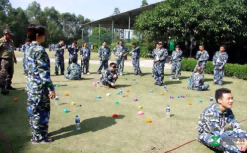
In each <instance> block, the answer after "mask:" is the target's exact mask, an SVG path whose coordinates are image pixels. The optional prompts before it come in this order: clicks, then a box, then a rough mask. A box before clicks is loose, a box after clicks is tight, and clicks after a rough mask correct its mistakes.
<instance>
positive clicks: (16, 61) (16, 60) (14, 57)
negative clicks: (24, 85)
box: [13, 51, 17, 64]
mask: <svg viewBox="0 0 247 153" xmlns="http://www.w3.org/2000/svg"><path fill="white" fill-rule="evenodd" d="M13 59H14V62H15V64H17V60H16V57H15V51H13Z"/></svg>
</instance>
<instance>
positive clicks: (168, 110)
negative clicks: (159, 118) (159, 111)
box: [166, 105, 171, 118]
mask: <svg viewBox="0 0 247 153" xmlns="http://www.w3.org/2000/svg"><path fill="white" fill-rule="evenodd" d="M170 112H171V109H170V106H169V105H167V107H166V117H167V118H170V117H171V114H170Z"/></svg>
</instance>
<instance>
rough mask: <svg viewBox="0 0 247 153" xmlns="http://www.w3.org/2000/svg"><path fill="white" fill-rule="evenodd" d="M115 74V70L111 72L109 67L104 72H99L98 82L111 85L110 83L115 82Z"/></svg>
mask: <svg viewBox="0 0 247 153" xmlns="http://www.w3.org/2000/svg"><path fill="white" fill-rule="evenodd" d="M115 74H116V75H117V71H113V72H112V71H111V70H110V69H107V70H105V72H104V73H102V74H101V77H100V82H101V83H102V84H103V85H105V86H111V83H115V82H116V81H117V79H118V77H117V78H113V76H114V75H115Z"/></svg>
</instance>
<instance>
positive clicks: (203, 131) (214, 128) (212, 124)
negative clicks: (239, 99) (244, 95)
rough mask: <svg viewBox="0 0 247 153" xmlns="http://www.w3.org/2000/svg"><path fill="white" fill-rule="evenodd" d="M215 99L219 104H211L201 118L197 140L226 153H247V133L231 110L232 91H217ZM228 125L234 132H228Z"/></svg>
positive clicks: (223, 89) (222, 89)
mask: <svg viewBox="0 0 247 153" xmlns="http://www.w3.org/2000/svg"><path fill="white" fill-rule="evenodd" d="M215 99H216V102H217V103H213V104H211V105H210V106H209V107H208V108H206V109H205V110H204V111H203V112H202V114H201V115H200V117H199V119H200V120H199V122H198V127H197V130H198V139H197V140H198V141H199V142H201V143H202V144H204V145H206V146H208V147H210V148H213V149H216V150H217V151H221V152H224V153H225V152H226V153H244V152H246V151H247V149H246V148H247V133H246V131H244V130H243V129H242V128H241V125H240V124H239V123H238V121H237V120H236V118H235V115H234V114H233V112H232V110H231V108H232V106H233V96H232V94H231V90H229V89H226V88H221V89H218V90H216V91H215ZM226 124H229V125H230V126H231V127H232V130H227V128H226V127H225V126H226ZM237 139H238V140H237ZM236 140H237V141H236ZM234 141H235V142H234Z"/></svg>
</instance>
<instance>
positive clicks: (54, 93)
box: [49, 90, 56, 99]
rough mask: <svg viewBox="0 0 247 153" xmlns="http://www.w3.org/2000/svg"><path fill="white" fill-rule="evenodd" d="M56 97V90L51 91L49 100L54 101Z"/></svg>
mask: <svg viewBox="0 0 247 153" xmlns="http://www.w3.org/2000/svg"><path fill="white" fill-rule="evenodd" d="M55 96H56V92H55V90H52V91H50V93H49V98H50V99H53V98H55Z"/></svg>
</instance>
